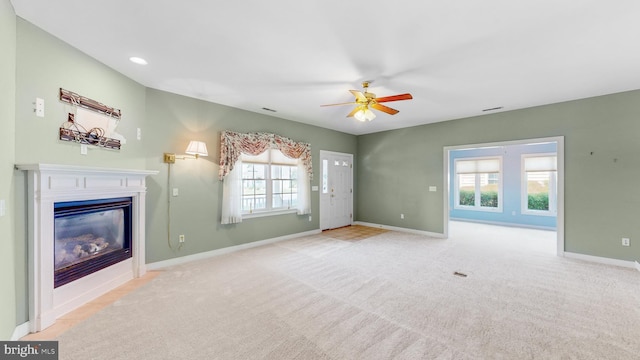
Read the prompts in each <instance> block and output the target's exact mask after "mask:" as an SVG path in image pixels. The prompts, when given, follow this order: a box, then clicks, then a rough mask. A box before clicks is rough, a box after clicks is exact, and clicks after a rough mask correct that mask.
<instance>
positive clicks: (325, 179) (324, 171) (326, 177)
mask: <svg viewBox="0 0 640 360" xmlns="http://www.w3.org/2000/svg"><path fill="white" fill-rule="evenodd" d="M328 171H329V161H328V160H327V159H324V160H322V193H323V194H326V193H327V192H328V191H329V174H328V173H327V172H328Z"/></svg>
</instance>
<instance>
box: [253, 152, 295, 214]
mask: <svg viewBox="0 0 640 360" xmlns="http://www.w3.org/2000/svg"><path fill="white" fill-rule="evenodd" d="M241 159H242V212H243V213H245V214H254V213H261V212H269V211H281V210H289V209H295V207H296V206H297V203H298V166H297V159H290V158H288V157H286V156H285V155H284V154H282V152H280V151H279V150H277V149H270V150H267V151H265V152H264V153H262V154H260V155H256V156H252V155H246V154H242V157H241Z"/></svg>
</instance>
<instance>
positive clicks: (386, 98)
mask: <svg viewBox="0 0 640 360" xmlns="http://www.w3.org/2000/svg"><path fill="white" fill-rule="evenodd" d="M411 99H413V96H411V94H409V93H407V94H399V95H391V96H383V97H379V98H377V99H376V101H377V102H379V103H381V102H387V101H398V100H411Z"/></svg>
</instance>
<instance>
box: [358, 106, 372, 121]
mask: <svg viewBox="0 0 640 360" xmlns="http://www.w3.org/2000/svg"><path fill="white" fill-rule="evenodd" d="M353 117H355V118H356V119H358V121H363V122H364V121H371V120H373V119H375V118H376V114H374V113H373V111H371V110H369V107H368V106H363V107H362V108H361V109H360V110H358V112H356V113H355V114H353Z"/></svg>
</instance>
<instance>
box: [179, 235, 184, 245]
mask: <svg viewBox="0 0 640 360" xmlns="http://www.w3.org/2000/svg"><path fill="white" fill-rule="evenodd" d="M178 239H179V240H180V243H183V242H184V235H180V236H178Z"/></svg>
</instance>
